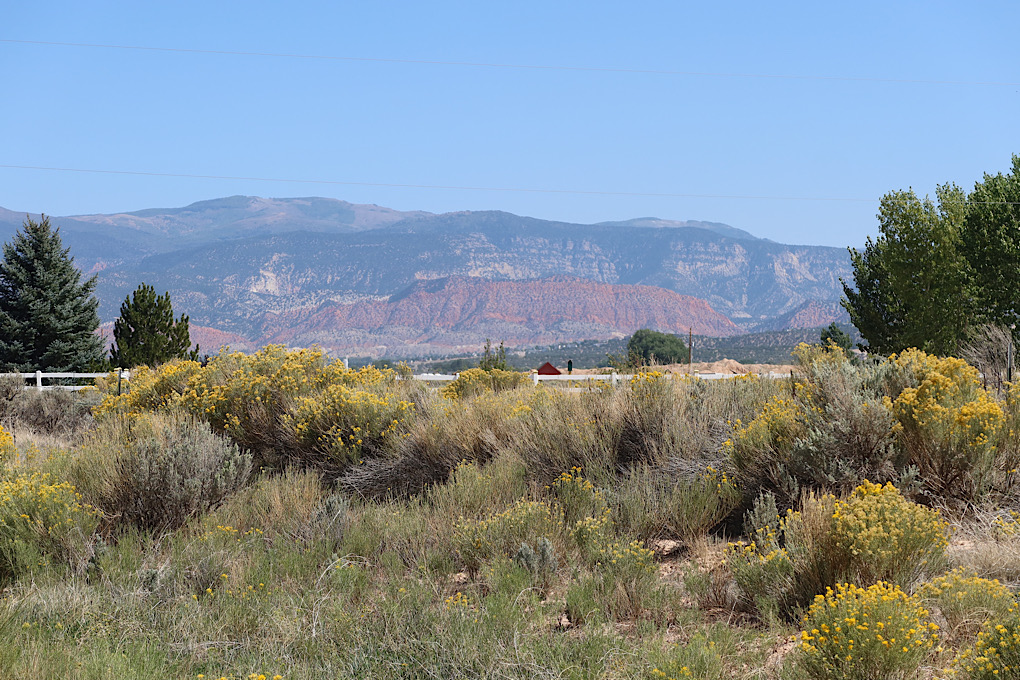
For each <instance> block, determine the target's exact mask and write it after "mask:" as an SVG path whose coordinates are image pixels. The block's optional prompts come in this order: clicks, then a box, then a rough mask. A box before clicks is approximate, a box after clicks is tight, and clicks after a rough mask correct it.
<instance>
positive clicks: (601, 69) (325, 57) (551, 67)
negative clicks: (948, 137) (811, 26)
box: [0, 38, 1020, 87]
mask: <svg viewBox="0 0 1020 680" xmlns="http://www.w3.org/2000/svg"><path fill="white" fill-rule="evenodd" d="M0 43H10V44H21V45H40V46H52V47H85V48H100V49H111V50H138V51H144V52H167V53H175V54H211V55H221V56H241V57H271V58H281V59H311V60H320V61H345V62H374V63H381V64H418V65H426V66H464V67H472V68H498V69H525V70H533V71H566V72H591V73H621V74H628V73H629V74H644V75H659V76H697V77H706V78H757V79H766V80H809V81H810V80H814V81H836V82H840V81H842V82H861V83H895V84H915V85H980V86H992V87H1017V86H1020V82H1009V81H994V80H939V79H925V78H878V77H872V76H836V75H808V74H790V73H740V72H723V71H684V70H676V69H648V68H631V67H616V66H584V65H581V66H578V65H568V64H519V63H517V64H515V63H504V62H487V61H454V60H442V59H407V58H399V57H368V56H344V55H330V54H297V53H290V52H257V51H244V50H213V49H200V48H190V47H158V46H151V45H117V44H111V43H83V42H64V41H55V40H24V39H16V38H0Z"/></svg>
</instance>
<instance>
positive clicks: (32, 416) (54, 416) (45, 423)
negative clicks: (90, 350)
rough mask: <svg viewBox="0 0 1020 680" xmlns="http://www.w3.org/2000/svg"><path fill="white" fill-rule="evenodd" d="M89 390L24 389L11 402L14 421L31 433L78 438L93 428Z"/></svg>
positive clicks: (91, 397)
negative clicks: (41, 390) (42, 390)
mask: <svg viewBox="0 0 1020 680" xmlns="http://www.w3.org/2000/svg"><path fill="white" fill-rule="evenodd" d="M95 398H96V397H95V394H94V392H93V391H91V390H82V391H80V392H72V391H69V390H46V391H44V392H40V391H38V390H24V391H23V392H22V393H21V394H20V395H19V396H18V398H17V399H16V400H15V402H14V420H15V422H16V423H17V424H18V425H20V426H21V427H24V428H26V429H28V430H30V431H31V432H33V433H34V434H43V435H55V436H58V437H66V438H69V439H74V440H77V439H80V438H81V437H83V436H85V434H86V433H87V432H88V431H89V430H91V429H92V428H93V426H94V425H95V419H94V418H93V417H92V406H93V405H94V401H93V400H94V399H95Z"/></svg>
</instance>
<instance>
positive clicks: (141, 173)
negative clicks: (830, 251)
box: [0, 163, 1020, 205]
mask: <svg viewBox="0 0 1020 680" xmlns="http://www.w3.org/2000/svg"><path fill="white" fill-rule="evenodd" d="M0 168H6V169H13V170H42V171H51V172H78V173H92V174H99V175H131V176H137V177H173V178H179V179H213V180H228V181H229V180H234V181H245V182H279V183H281V184H322V185H337V186H357V187H383V188H395V189H444V190H451V191H491V192H505V193H533V194H568V195H577V196H631V197H638V198H709V199H727V200H736V199H742V200H763V201H825V202H842V203H874V202H875V200H876V199H874V198H854V197H845V196H769V195H764V194H705V193H681V192H656V191H602V190H598V189H547V188H546V189H543V188H537V187H495V186H468V185H455V184H418V183H397V182H364V181H354V180H334V179H307V178H295V177H254V176H243V175H211V174H198V173H182V172H156V171H145V170H107V169H100V168H66V167H56V166H45V165H15V164H10V163H0ZM918 200H922V199H920V198H919V199H918ZM970 203H971V204H974V205H1020V202H1017V201H971V202H970Z"/></svg>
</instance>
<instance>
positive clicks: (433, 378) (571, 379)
mask: <svg viewBox="0 0 1020 680" xmlns="http://www.w3.org/2000/svg"><path fill="white" fill-rule="evenodd" d="M457 375H458V374H455V373H422V374H419V375H415V376H412V377H413V378H414V379H415V380H423V381H426V382H450V381H453V380H456V379H457ZM635 375H636V374H634V373H586V374H584V375H562V374H561V375H539V374H538V373H532V374H531V382H532V383H533V384H535V385H538V384H539V383H541V382H567V383H576V382H586V381H590V380H595V381H599V380H603V381H609V383H610V384H612V385H617V384H619V383H620V382H621V381H623V382H629V381H631V380H633V379H634V376H635ZM637 375H639V374H637ZM665 375H666V379H667V380H668V379H670V378H672V377H673V375H687V374H685V373H680V374H673V373H666V374H665ZM756 375H759V376H760V377H762V378H788V377H790V376H789V374H788V373H775V372H772V373H759V374H756ZM693 377H695V378H698V379H701V380H725V379H727V378H736V377H737V375H735V374H732V373H694V374H693Z"/></svg>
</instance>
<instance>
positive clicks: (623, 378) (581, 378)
mask: <svg viewBox="0 0 1020 680" xmlns="http://www.w3.org/2000/svg"><path fill="white" fill-rule="evenodd" d="M111 373H113V374H116V375H117V376H118V378H119V379H120V380H125V381H126V380H130V379H131V372H130V371H128V370H126V369H117V370H114V371H108V372H106V373H44V372H42V371H36V372H35V373H4V374H0V375H13V376H20V377H21V378H22V379H23V380H31V379H33V378H34V379H35V385H34V386H33V385H26V386H25V389H32V388H33V387H34V388H35V389H37V390H40V391H41V390H81V389H85V387H87V385H44V384H43V381H44V380H68V379H70V380H80V379H95V378H105V377H106V376H109V375H111ZM678 375H683V374H678ZM760 375H761V377H763V378H787V377H789V375H788V374H786V373H762V374H760ZM457 376H458V374H456V373H419V374H417V375H414V376H411V377H412V378H413V379H414V380H421V381H423V382H430V383H446V382H452V381H454V380H456V379H457ZM665 376H666V378H667V379H670V378H672V377H673V374H672V373H666V374H665ZM694 377H695V378H699V379H701V380H723V379H726V378H735V377H737V376H736V375H733V374H730V373H695V374H694ZM633 378H634V374H632V373H586V374H583V375H539V374H538V373H532V374H531V382H532V383H533V384H535V385H538V384H539V383H542V382H552V383H555V382H565V383H584V382H589V381H608V382H609V383H610V384H611V385H619V384H620V383H621V382H624V383H626V382H629V381H630V380H631V379H633Z"/></svg>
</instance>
